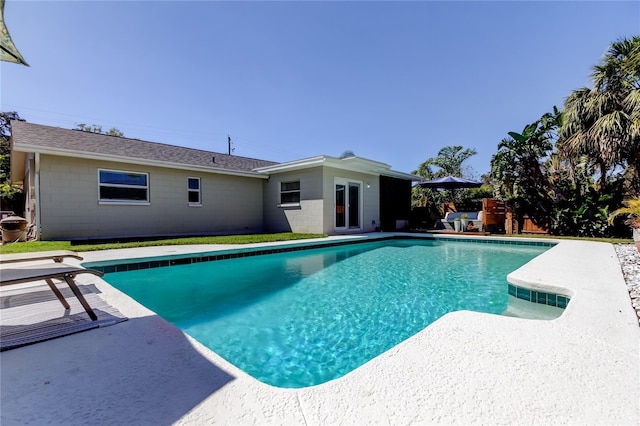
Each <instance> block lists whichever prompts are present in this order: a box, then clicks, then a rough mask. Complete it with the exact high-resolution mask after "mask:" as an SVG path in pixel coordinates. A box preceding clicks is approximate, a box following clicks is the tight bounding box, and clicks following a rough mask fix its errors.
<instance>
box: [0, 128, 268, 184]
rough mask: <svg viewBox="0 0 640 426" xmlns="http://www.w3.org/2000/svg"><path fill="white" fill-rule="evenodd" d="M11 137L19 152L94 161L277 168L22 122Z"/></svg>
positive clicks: (216, 154)
mask: <svg viewBox="0 0 640 426" xmlns="http://www.w3.org/2000/svg"><path fill="white" fill-rule="evenodd" d="M11 137H12V139H13V143H14V149H17V150H20V151H23V150H28V151H37V150H44V151H59V152H60V153H64V152H69V153H73V152H77V153H86V154H95V155H96V157H100V156H101V155H106V156H116V157H122V158H129V159H137V160H141V161H155V162H164V163H172V164H176V163H177V164H182V165H185V166H194V167H198V168H202V167H205V168H210V169H212V171H213V170H221V171H222V170H226V171H239V172H251V171H252V170H253V169H256V168H258V167H266V166H271V165H275V164H278V163H276V162H273V161H266V160H258V159H255V158H247V157H239V156H235V155H227V154H222V153H219V152H212V151H203V150H200V149H192V148H184V147H180V146H175V145H166V144H162V143H156V142H146V141H142V140H139V139H129V138H125V137H115V136H107V135H101V134H98V133H91V132H84V131H81V130H69V129H62V128H60V127H51V126H43V125H41V124H32V123H27V122H24V121H12V122H11ZM21 146H22V147H21ZM21 148H22V149H21ZM214 159H215V160H214ZM214 161H215V162H214Z"/></svg>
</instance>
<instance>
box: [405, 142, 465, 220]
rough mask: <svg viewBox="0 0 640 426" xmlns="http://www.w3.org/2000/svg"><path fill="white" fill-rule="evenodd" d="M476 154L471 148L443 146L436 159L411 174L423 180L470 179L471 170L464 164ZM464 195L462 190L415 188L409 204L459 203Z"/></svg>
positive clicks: (425, 163)
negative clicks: (441, 178) (444, 178)
mask: <svg viewBox="0 0 640 426" xmlns="http://www.w3.org/2000/svg"><path fill="white" fill-rule="evenodd" d="M476 154H477V151H476V150H475V149H473V148H464V147H463V146H461V145H453V146H445V147H444V148H441V149H440V150H439V151H438V155H437V156H436V157H432V158H428V159H427V160H425V161H424V162H422V163H421V164H420V165H419V166H418V168H417V169H416V170H414V171H413V174H416V175H418V176H422V177H423V178H424V179H425V180H431V179H436V178H440V177H445V176H456V177H472V173H473V172H472V170H471V169H470V168H467V167H465V166H464V162H465V161H466V160H468V159H469V158H470V157H472V156H474V155H476ZM464 194H465V191H464V190H451V191H438V190H435V189H428V188H421V187H419V186H415V187H414V188H413V191H412V194H411V203H412V205H413V206H416V207H427V206H429V205H438V204H440V203H441V202H444V201H458V202H460V201H462V198H463V196H464ZM438 210H439V209H438Z"/></svg>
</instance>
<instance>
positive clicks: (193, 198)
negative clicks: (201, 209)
mask: <svg viewBox="0 0 640 426" xmlns="http://www.w3.org/2000/svg"><path fill="white" fill-rule="evenodd" d="M187 191H188V196H189V205H190V206H200V205H202V201H200V178H188V179H187Z"/></svg>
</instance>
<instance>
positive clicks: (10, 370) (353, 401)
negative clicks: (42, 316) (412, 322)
mask: <svg viewBox="0 0 640 426" xmlns="http://www.w3.org/2000/svg"><path fill="white" fill-rule="evenodd" d="M376 235H378V236H379V235H380V234H376ZM412 236H415V235H413V234H412ZM339 238H340V237H336V238H335V239H339ZM452 238H455V237H452ZM474 238H481V237H474ZM490 238H491V239H497V238H496V237H490ZM290 243H291V242H289V243H287V244H290ZM242 247H246V246H242ZM222 248H231V247H230V246H225V247H222ZM212 250H214V246H181V247H173V246H167V247H153V248H143V249H125V250H113V251H104V252H86V253H82V255H83V256H84V257H85V260H84V261H85V262H91V261H99V260H109V259H126V258H133V257H150V256H160V255H171V254H178V253H190V252H194V253H195V252H203V251H212ZM69 263H73V262H69ZM509 279H510V281H511V282H512V283H513V284H516V285H525V286H527V285H528V286H533V287H535V288H539V289H547V288H555V289H557V288H563V289H568V290H569V294H570V295H571V302H570V303H569V306H568V307H567V309H566V310H565V312H564V314H563V315H562V316H561V317H560V318H558V319H555V320H550V321H544V320H526V319H520V318H512V317H505V316H497V315H490V314H482V313H476V312H469V311H460V312H454V313H451V314H447V315H445V316H444V317H442V318H440V319H439V320H438V321H436V322H435V323H433V324H432V325H430V326H429V327H427V328H426V329H425V330H423V331H421V332H420V333H418V334H416V335H414V336H413V337H411V338H410V339H408V340H406V341H404V342H402V343H401V344H399V345H397V346H395V347H394V348H392V349H391V350H389V351H387V352H385V353H383V354H382V355H380V356H378V357H376V358H374V359H373V360H371V361H369V362H368V363H366V364H365V365H363V366H362V367H360V368H358V369H356V370H355V371H353V372H351V373H349V374H347V375H346V376H344V377H342V378H339V379H336V380H333V381H330V382H327V383H324V384H321V385H318V386H313V387H309V388H302V389H281V388H275V387H272V386H269V385H266V384H263V383H261V382H259V381H257V380H255V379H253V378H252V377H250V376H248V375H247V374H245V373H244V372H242V371H241V370H238V369H237V368H235V367H234V366H233V365H231V364H229V363H228V362H226V361H225V360H224V359H222V358H220V357H219V356H218V355H216V354H215V353H214V352H212V351H210V350H209V349H207V348H205V347H203V346H202V345H201V344H199V343H198V342H197V341H195V340H193V339H191V338H190V337H188V336H186V335H185V334H183V333H182V332H181V331H180V330H178V329H177V328H175V327H174V326H173V325H171V324H169V323H167V322H166V321H164V320H163V319H162V318H160V317H158V316H157V315H155V314H154V313H153V312H151V311H149V310H148V309H146V308H144V307H143V306H141V305H139V304H138V303H137V302H135V301H134V300H132V299H131V298H129V297H128V296H126V295H124V294H123V293H121V292H119V291H118V290H116V289H114V288H113V287H111V286H110V285H108V284H107V283H106V282H104V281H102V280H101V279H97V278H93V277H92V278H87V277H79V278H78V281H79V282H80V283H85V282H90V283H93V284H95V285H96V287H98V289H99V290H100V291H101V292H102V297H103V298H104V299H105V300H107V301H108V302H109V303H110V304H111V305H113V306H115V307H116V308H118V309H119V310H120V312H122V313H123V314H124V315H126V316H128V317H129V320H128V321H126V322H123V323H120V324H116V325H114V326H110V327H106V328H101V329H96V330H91V331H87V332H83V333H79V334H75V335H71V336H66V337H63V338H59V339H54V340H50V341H47V342H42V343H38V344H35V345H31V346H26V347H23V348H19V349H14V350H10V351H6V352H2V353H0V373H1V376H0V377H1V379H0V380H1V381H0V398H1V400H0V403H1V405H0V423H1V424H2V425H5V426H6V425H14V424H37V425H40V424H65V425H66V424H78V425H85V424H135V425H145V424H149V425H159V424H197V425H200V424H234V425H235V424H287V425H289V424H292V425H293V424H295V425H298V424H299V425H304V424H309V425H325V424H394V425H397V424H451V423H456V424H471V423H473V424H635V425H637V424H640V327H638V321H637V317H636V315H635V312H634V310H633V308H632V307H631V303H630V299H629V295H628V293H627V289H626V286H625V282H624V278H623V276H622V272H621V269H620V265H619V263H618V258H617V255H616V253H615V250H614V248H613V246H612V245H611V244H606V243H594V242H582V241H569V240H562V241H560V242H559V244H558V245H556V246H555V247H553V248H551V249H550V250H548V251H546V252H545V253H543V254H542V255H540V256H538V257H537V258H535V259H534V260H533V261H531V262H529V263H528V264H527V265H525V266H523V267H522V268H520V269H518V270H517V271H514V272H513V273H512V274H510V277H509Z"/></svg>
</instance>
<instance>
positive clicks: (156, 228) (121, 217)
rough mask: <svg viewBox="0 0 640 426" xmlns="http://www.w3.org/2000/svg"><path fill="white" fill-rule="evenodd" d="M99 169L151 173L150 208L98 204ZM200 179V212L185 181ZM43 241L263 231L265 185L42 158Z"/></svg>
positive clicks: (257, 181) (240, 179)
mask: <svg viewBox="0 0 640 426" xmlns="http://www.w3.org/2000/svg"><path fill="white" fill-rule="evenodd" d="M98 169H111V170H121V171H130V172H143V173H149V197H150V203H149V204H148V205H125V204H100V203H99V201H98ZM188 177H199V178H200V179H201V199H202V206H201V207H192V206H189V203H188V198H187V178H188ZM40 184H41V186H40V224H41V238H42V239H44V240H50V239H70V238H94V237H123V236H148V235H178V234H214V233H241V232H261V231H263V228H264V227H263V211H262V190H263V187H262V184H263V180H262V179H258V178H250V177H239V176H226V175H220V174H213V173H202V172H192V171H185V170H177V169H176V170H174V169H165V168H159V167H148V166H140V165H132V164H124V163H116V162H107V161H95V160H86V159H76V158H69V157H64V158H63V157H57V156H50V155H41V157H40Z"/></svg>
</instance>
